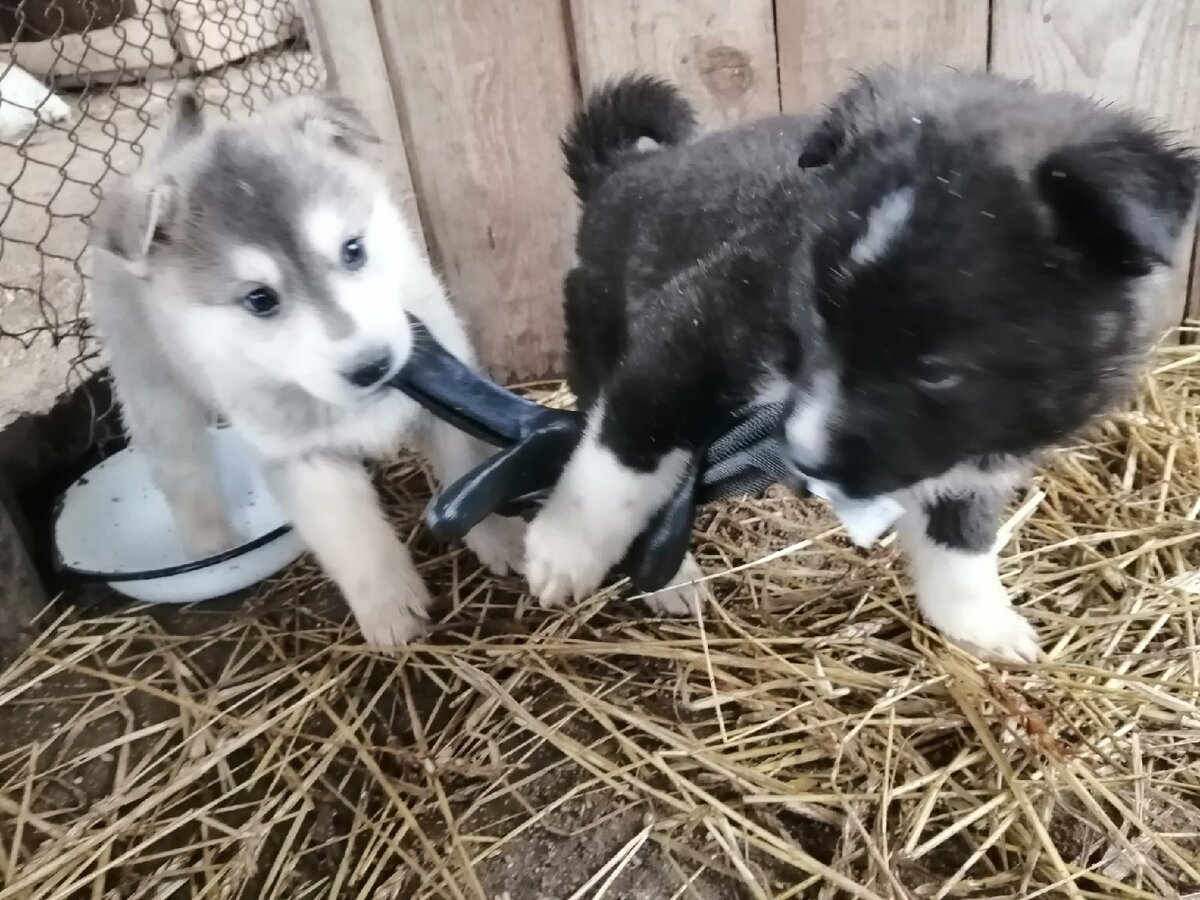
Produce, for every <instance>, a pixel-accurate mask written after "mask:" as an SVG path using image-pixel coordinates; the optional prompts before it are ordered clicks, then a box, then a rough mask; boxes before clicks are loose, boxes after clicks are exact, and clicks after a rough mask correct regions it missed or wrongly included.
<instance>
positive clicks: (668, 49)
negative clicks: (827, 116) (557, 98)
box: [571, 0, 779, 126]
mask: <svg viewBox="0 0 1200 900" xmlns="http://www.w3.org/2000/svg"><path fill="white" fill-rule="evenodd" d="M771 7H772V4H771V0H695V2H690V3H681V2H679V0H571V19H572V23H573V26H574V31H575V47H576V57H577V60H578V63H579V80H580V84H581V86H582V88H583V90H584V92H585V93H586V92H587V91H590V90H591V89H593V88H595V87H597V86H599V85H600V84H602V83H603V82H604V81H605V80H607V79H610V78H613V77H617V76H620V75H624V74H625V73H627V72H630V71H634V70H636V71H641V72H652V73H654V74H657V75H662V76H664V77H666V78H668V79H670V80H671V81H673V82H675V83H676V84H678V85H679V86H680V88H682V90H683V92H684V93H685V94H686V95H687V97H688V99H689V100H691V101H692V103H693V104H695V106H696V110H697V112H698V113H699V116H700V119H701V122H702V123H703V124H705V125H706V126H720V125H726V124H730V123H732V122H736V121H739V120H741V119H746V118H757V117H760V116H765V115H772V114H774V113H777V112H779V78H778V71H777V60H776V57H775V26H774V16H773V13H772V9H771Z"/></svg>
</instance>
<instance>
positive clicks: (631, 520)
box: [525, 404, 688, 606]
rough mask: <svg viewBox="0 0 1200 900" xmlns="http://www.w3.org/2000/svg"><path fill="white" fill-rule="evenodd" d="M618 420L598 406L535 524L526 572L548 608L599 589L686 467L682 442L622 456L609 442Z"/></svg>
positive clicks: (528, 545)
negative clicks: (609, 419) (607, 416)
mask: <svg viewBox="0 0 1200 900" xmlns="http://www.w3.org/2000/svg"><path fill="white" fill-rule="evenodd" d="M619 426H620V423H617V422H613V423H610V424H607V425H606V422H605V408H604V404H598V405H597V406H596V407H595V408H594V409H593V410H592V413H591V415H590V416H589V418H588V424H587V429H586V431H585V433H584V437H583V440H582V441H581V442H580V444H579V446H578V447H576V449H575V452H574V454H573V455H572V456H571V459H570V461H569V462H568V463H567V467H566V469H565V470H564V471H563V475H562V478H561V479H560V480H559V482H558V484H557V486H556V487H555V488H554V492H553V493H552V494H551V495H550V499H549V500H547V501H546V505H545V506H544V507H543V508H542V510H541V512H540V513H539V514H538V516H537V518H535V519H534V520H533V523H532V524H531V525H530V526H529V533H528V535H527V537H526V541H525V572H526V576H527V577H528V579H529V586H530V589H531V590H532V591H533V593H534V595H535V596H537V598H538V599H539V600H540V601H541V603H542V605H543V606H557V605H560V604H561V603H563V602H564V601H565V600H567V599H568V598H570V597H574V598H575V599H577V600H578V599H581V598H582V597H585V596H586V595H588V594H589V593H591V592H592V591H594V590H595V589H596V588H597V587H599V585H600V582H601V581H602V580H603V579H604V576H605V575H606V574H607V573H608V571H609V570H610V569H611V568H612V567H613V566H615V565H616V564H617V563H619V562H620V561H621V558H622V557H623V556H624V555H625V552H626V551H627V550H628V549H629V546H630V544H632V543H633V540H634V538H636V537H637V536H638V534H639V533H641V531H642V529H643V528H645V527H646V525H647V523H648V522H649V521H650V517H651V516H652V515H653V514H654V512H655V510H657V509H658V508H659V507H661V506H662V504H663V503H665V502H666V501H667V499H668V498H669V497H670V496H671V493H672V492H673V491H674V490H675V488H676V487H677V485H678V484H679V480H680V478H681V476H682V475H683V472H684V469H685V468H686V465H687V458H688V454H687V451H685V450H684V449H682V448H665V447H664V448H662V449H661V450H660V451H658V452H654V453H649V454H641V455H640V456H641V458H639V459H637V460H636V461H635V460H630V459H628V458H626V459H623V458H622V454H621V453H619V452H618V451H617V450H615V449H614V448H613V446H612V444H613V443H615V442H614V441H610V440H609V437H610V435H611V434H612V432H613V429H615V428H618V427H619ZM685 568H686V567H685Z"/></svg>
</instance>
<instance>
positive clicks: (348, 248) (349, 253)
mask: <svg viewBox="0 0 1200 900" xmlns="http://www.w3.org/2000/svg"><path fill="white" fill-rule="evenodd" d="M366 261H367V248H366V247H365V246H363V240H362V238H360V237H352V238H350V240H348V241H346V243H344V244H342V265H343V266H345V267H346V268H347V269H350V270H354V269H359V268H362V264H363V263H365V262H366Z"/></svg>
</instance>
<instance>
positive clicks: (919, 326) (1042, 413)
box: [526, 72, 1197, 660]
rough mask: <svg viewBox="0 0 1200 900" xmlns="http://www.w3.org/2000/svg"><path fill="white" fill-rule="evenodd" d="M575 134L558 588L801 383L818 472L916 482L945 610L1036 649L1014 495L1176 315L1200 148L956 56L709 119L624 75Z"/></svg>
mask: <svg viewBox="0 0 1200 900" xmlns="http://www.w3.org/2000/svg"><path fill="white" fill-rule="evenodd" d="M564 150H565V153H566V158H567V165H568V171H569V173H570V175H571V177H572V179H573V181H574V182H575V186H576V190H577V193H578V194H579V197H580V199H581V200H582V201H583V216H582V221H581V223H580V226H579V234H578V244H577V253H578V265H577V267H576V268H575V269H574V270H573V271H572V272H571V273H570V274H569V275H568V277H567V280H566V287H565V290H566V319H567V336H568V343H569V349H570V358H571V364H572V371H571V373H570V380H571V386H572V388H573V389H574V390H575V392H576V393H577V394H578V396H579V399H580V403H581V405H582V407H583V408H586V409H587V410H588V416H589V419H588V422H589V427H588V431H587V436H586V438H585V440H584V441H583V442H582V443H581V445H580V446H579V448H578V449H577V451H576V454H575V456H574V457H573V458H572V460H571V462H570V464H569V466H568V467H567V469H566V471H565V473H564V476H563V478H562V480H561V481H560V483H559V484H558V486H557V488H556V490H555V492H554V494H553V495H552V497H551V498H550V500H549V501H548V502H547V504H546V506H545V507H544V509H543V510H542V512H541V513H540V514H539V516H538V517H537V518H536V519H535V520H534V522H533V523H532V525H531V527H530V530H529V532H528V535H527V539H526V563H527V573H528V576H529V579H530V584H531V587H532V589H533V591H534V593H536V594H537V595H538V597H539V598H540V599H541V600H542V602H544V603H557V602H561V601H562V600H564V599H565V598H566V597H567V596H568V595H570V594H574V595H576V596H580V595H583V594H586V593H587V592H590V591H591V590H593V589H594V588H596V587H597V586H598V585H599V583H600V582H601V580H602V579H603V578H604V576H605V574H606V572H607V571H608V570H609V568H610V567H611V566H613V565H614V564H615V563H617V562H618V561H619V559H620V558H621V556H622V554H623V553H624V552H625V550H626V549H627V547H628V546H629V544H630V542H631V541H632V539H633V538H634V536H635V535H637V534H638V533H639V531H640V530H641V529H642V528H643V527H644V526H645V524H646V523H647V521H648V519H649V517H650V516H651V515H652V514H653V513H654V511H655V510H656V509H657V508H658V507H659V506H660V505H661V504H662V503H663V502H664V501H665V500H666V498H667V497H668V496H669V495H670V494H671V492H672V490H673V488H674V486H675V485H676V483H677V479H678V478H679V477H680V474H681V472H682V471H683V468H684V464H685V460H686V457H687V455H688V452H689V451H690V450H691V449H692V448H694V447H696V446H697V445H699V444H702V443H703V442H704V441H706V440H707V439H708V438H709V437H711V431H712V429H713V427H714V425H716V424H717V423H719V422H720V421H721V418H722V416H723V415H725V414H727V413H728V412H729V411H731V410H732V409H734V408H735V407H738V406H741V405H743V404H745V403H747V402H754V401H755V400H760V401H778V400H779V399H780V398H789V399H790V402H791V411H790V413H789V415H788V417H787V420H786V424H785V427H784V429H783V434H782V435H781V439H782V440H783V441H784V442H785V444H786V448H787V451H788V454H789V457H790V459H791V461H792V463H793V464H794V466H795V467H796V469H797V471H798V472H799V473H801V474H803V475H805V476H807V477H810V478H815V479H819V480H822V481H824V482H827V483H830V484H832V485H833V486H834V487H835V488H836V489H838V490H840V491H841V492H842V493H843V494H845V495H847V496H849V497H851V498H856V499H867V498H874V497H879V496H882V495H891V496H894V497H895V498H896V499H898V500H899V501H900V503H901V504H902V506H903V507H904V509H905V513H904V516H903V517H902V519H901V522H900V525H899V533H900V537H901V540H902V545H903V547H904V549H905V550H906V552H907V555H908V559H909V565H910V570H911V573H912V577H913V579H914V581H915V586H916V596H917V603H918V606H919V607H920V610H921V612H922V613H923V614H924V616H925V618H926V619H927V621H928V622H930V624H932V625H933V626H935V627H937V628H938V629H940V630H941V631H942V632H943V633H944V634H945V635H947V636H948V637H949V638H951V639H953V640H955V641H957V642H959V643H961V644H964V645H966V646H969V647H971V648H973V649H975V650H977V651H980V652H982V653H985V654H988V655H992V656H997V657H1001V658H1007V659H1025V660H1031V659H1033V658H1035V657H1036V654H1037V642H1036V639H1035V635H1034V633H1033V630H1032V629H1031V628H1030V626H1029V625H1028V623H1027V622H1026V621H1025V619H1024V618H1023V617H1022V616H1021V615H1020V614H1019V613H1017V612H1016V611H1015V610H1013V609H1012V607H1011V605H1010V601H1009V597H1008V595H1007V593H1006V591H1005V588H1004V587H1003V585H1002V584H1001V581H1000V578H999V576H998V573H997V562H996V555H995V549H994V547H993V545H994V543H995V538H996V530H997V523H998V517H999V514H1000V512H1001V509H1002V507H1003V505H1004V503H1005V501H1006V500H1007V498H1008V497H1009V494H1010V492H1011V490H1012V489H1013V488H1014V487H1015V486H1016V485H1017V484H1018V483H1019V481H1020V480H1021V479H1022V478H1024V477H1025V476H1026V475H1027V474H1028V472H1029V470H1030V468H1031V465H1032V460H1033V459H1034V458H1035V457H1036V455H1037V453H1038V451H1039V450H1042V449H1044V448H1047V447H1049V446H1051V445H1053V444H1055V443H1057V442H1060V441H1062V440H1063V439H1064V438H1066V437H1067V436H1068V435H1070V434H1071V433H1072V432H1074V431H1076V430H1077V429H1078V428H1079V427H1080V426H1082V425H1084V424H1085V423H1086V422H1087V421H1088V420H1089V419H1091V418H1092V417H1093V416H1095V415H1096V414H1097V413H1099V412H1101V411H1102V410H1104V409H1105V408H1106V407H1108V406H1110V405H1111V404H1113V403H1114V402H1115V401H1117V400H1118V399H1120V398H1121V397H1122V396H1123V395H1124V394H1125V393H1126V392H1127V391H1128V389H1129V388H1130V387H1131V385H1132V383H1133V381H1134V378H1135V376H1136V374H1137V370H1138V364H1139V362H1140V361H1141V359H1142V357H1143V356H1144V354H1145V352H1146V351H1147V350H1148V348H1149V347H1150V346H1151V345H1152V344H1153V343H1154V341H1155V339H1156V338H1157V337H1158V336H1159V334H1160V332H1161V330H1162V327H1163V325H1164V324H1165V320H1164V310H1165V304H1164V302H1163V295H1164V291H1163V290H1162V288H1163V287H1164V285H1165V283H1166V282H1167V280H1168V274H1169V270H1170V268H1171V267H1172V265H1174V264H1175V263H1176V261H1177V258H1178V256H1179V255H1180V254H1179V249H1180V248H1179V247H1178V246H1177V245H1178V244H1180V243H1181V241H1180V236H1181V234H1182V233H1183V231H1184V229H1185V226H1186V221H1187V218H1188V215H1189V212H1190V210H1191V208H1192V206H1193V203H1194V200H1195V195H1196V188H1197V162H1196V159H1195V157H1194V156H1193V155H1191V154H1190V153H1189V152H1188V151H1187V150H1186V149H1184V148H1181V147H1179V146H1175V145H1173V144H1172V142H1171V141H1170V140H1168V138H1167V137H1165V136H1164V135H1163V134H1162V133H1161V132H1159V131H1157V130H1156V129H1154V128H1153V127H1151V126H1149V125H1148V124H1146V123H1144V122H1142V121H1141V120H1140V119H1138V118H1137V117H1135V116H1132V115H1129V114H1126V113H1122V112H1119V111H1117V110H1115V109H1112V108H1108V107H1101V106H1098V105H1096V104H1095V103H1094V102H1091V101H1089V100H1087V99H1084V98H1081V97H1077V96H1074V95H1070V94H1064V93H1049V92H1043V91H1039V90H1037V89H1035V88H1033V87H1032V86H1030V85H1028V84H1025V83H1018V82H1014V81H1010V80H1007V79H1003V78H1000V77H996V76H987V75H966V74H959V73H951V72H946V73H944V74H917V73H903V72H884V73H880V74H877V75H873V76H869V77H865V78H862V79H860V80H859V81H858V83H857V84H856V85H855V86H854V87H853V88H851V89H850V90H848V91H847V92H846V93H844V94H843V95H842V96H841V97H840V98H838V100H837V101H836V102H835V103H834V104H833V105H832V107H831V108H830V109H829V110H828V111H827V112H826V114H824V115H823V116H818V117H814V118H797V117H783V118H776V119H771V120H767V121H762V122H757V123H754V124H750V125H747V126H743V127H740V128H736V129H733V130H730V131H726V132H722V133H717V134H711V135H707V136H703V137H696V136H695V126H694V117H693V115H692V111H691V110H690V108H689V107H688V105H687V104H686V102H685V101H683V100H682V98H681V97H680V96H679V94H678V93H677V92H676V91H675V90H674V89H673V88H671V87H670V86H668V85H666V84H663V83H662V82H659V81H655V80H652V79H646V78H638V77H630V78H627V79H626V80H624V81H621V82H618V83H616V84H614V85H611V86H609V87H607V88H605V89H603V90H601V91H599V92H598V93H596V94H595V95H594V96H592V97H591V98H590V100H589V102H588V104H587V106H586V108H585V109H583V110H582V111H581V113H580V114H579V115H578V117H577V119H576V120H575V122H574V123H573V125H572V127H571V129H570V131H569V132H568V135H567V137H566V139H565V140H564ZM689 566H691V564H689ZM693 571H694V566H691V567H690V568H688V570H687V571H685V572H683V573H681V576H680V577H681V578H682V577H685V576H687V575H689V574H691V573H692V572H693Z"/></svg>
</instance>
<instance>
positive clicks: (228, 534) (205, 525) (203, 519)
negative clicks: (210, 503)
mask: <svg viewBox="0 0 1200 900" xmlns="http://www.w3.org/2000/svg"><path fill="white" fill-rule="evenodd" d="M176 521H177V523H178V528H179V540H180V542H181V543H182V544H183V550H184V553H186V554H187V555H188V557H189V558H191V559H207V558H208V557H210V556H216V555H217V554H218V553H223V552H224V551H226V550H229V549H231V548H233V547H236V546H238V544H240V543H241V542H242V536H241V535H240V534H238V532H237V529H235V528H234V527H233V525H232V524H231V523H230V521H229V519H228V518H227V517H226V515H225V511H224V510H222V509H219V508H211V509H210V508H204V509H199V508H193V509H185V510H182V511H181V512H180V514H179V515H178V517H177V519H176Z"/></svg>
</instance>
